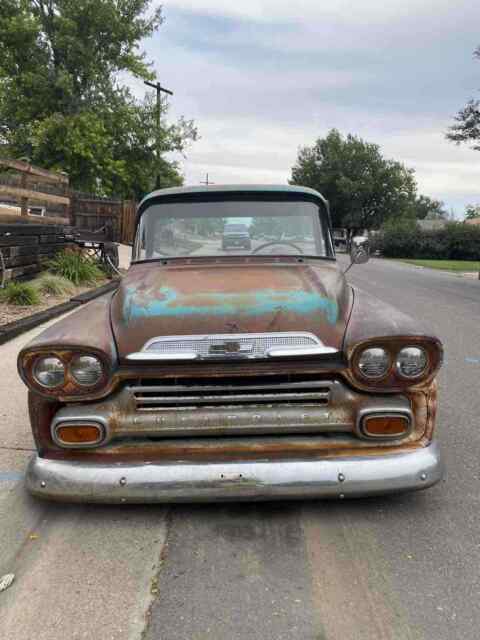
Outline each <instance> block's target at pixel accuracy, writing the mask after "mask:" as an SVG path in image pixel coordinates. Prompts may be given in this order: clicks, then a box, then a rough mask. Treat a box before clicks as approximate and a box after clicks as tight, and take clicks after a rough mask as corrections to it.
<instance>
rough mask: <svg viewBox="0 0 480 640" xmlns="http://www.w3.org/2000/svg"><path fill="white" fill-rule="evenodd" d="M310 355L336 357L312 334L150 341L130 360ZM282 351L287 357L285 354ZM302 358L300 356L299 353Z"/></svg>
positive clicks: (155, 339)
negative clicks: (300, 351)
mask: <svg viewBox="0 0 480 640" xmlns="http://www.w3.org/2000/svg"><path fill="white" fill-rule="evenodd" d="M302 349H303V350H305V349H307V350H308V353H309V354H311V355H318V354H320V355H328V354H331V353H337V351H336V350H335V349H332V348H331V347H326V346H325V345H323V343H322V342H321V341H320V340H319V339H318V338H317V337H316V336H314V335H313V334H311V333H296V332H287V333H246V334H245V333H242V334H225V335H206V336H205V335H204V336H191V335H185V336H167V337H164V336H162V337H158V338H152V339H151V340H149V342H147V343H146V344H145V346H144V347H143V349H142V351H141V352H138V353H133V354H129V356H128V359H130V360H145V359H148V356H150V357H155V356H156V357H157V358H163V359H168V358H169V357H170V358H171V359H173V360H176V359H196V358H200V359H215V358H217V359H218V358H221V359H225V358H267V357H269V356H275V355H288V354H289V353H291V354H292V355H295V353H296V352H298V350H302ZM285 351H286V352H287V353H285ZM301 355H303V353H301Z"/></svg>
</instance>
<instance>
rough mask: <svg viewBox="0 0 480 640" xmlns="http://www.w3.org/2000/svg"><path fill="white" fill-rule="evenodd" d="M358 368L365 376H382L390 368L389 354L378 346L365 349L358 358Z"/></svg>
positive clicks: (373, 377) (372, 377)
mask: <svg viewBox="0 0 480 640" xmlns="http://www.w3.org/2000/svg"><path fill="white" fill-rule="evenodd" d="M358 368H359V369H360V371H361V373H362V375H363V376H364V377H365V378H371V379H375V378H383V376H384V375H385V374H386V373H387V371H388V370H389V368H390V356H389V355H388V353H387V352H386V351H385V349H381V348H380V347H371V348H370V349H365V351H363V352H362V354H361V355H360V357H359V359H358Z"/></svg>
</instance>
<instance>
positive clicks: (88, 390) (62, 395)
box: [18, 346, 113, 400]
mask: <svg viewBox="0 0 480 640" xmlns="http://www.w3.org/2000/svg"><path fill="white" fill-rule="evenodd" d="M82 356H92V357H94V358H96V359H97V360H99V362H100V364H101V367H102V374H101V376H100V378H99V379H98V381H97V382H95V383H94V384H89V385H81V384H79V383H78V382H77V381H76V379H75V378H74V376H73V375H72V373H71V369H70V367H71V363H72V361H74V360H75V358H78V357H82ZM48 357H53V358H58V359H59V360H60V361H61V362H62V364H63V366H64V370H65V376H64V380H63V383H62V384H60V385H58V386H56V387H46V386H43V385H42V384H41V383H40V382H39V381H38V380H37V379H36V377H35V374H34V371H35V367H36V365H37V363H38V362H39V361H41V360H42V359H44V358H48ZM18 371H19V374H20V376H21V378H22V380H23V381H24V382H25V384H26V385H27V386H28V387H29V388H30V389H32V390H33V391H34V392H35V393H38V394H40V395H42V396H44V397H47V398H55V399H61V400H75V399H77V398H78V399H81V398H82V397H83V396H90V397H96V396H99V395H103V391H104V390H106V389H108V388H109V387H110V386H111V384H112V376H113V367H112V364H111V362H110V361H109V359H108V358H107V356H106V355H105V354H104V353H102V352H100V351H99V350H97V349H90V348H80V347H79V348H77V347H75V348H72V349H66V348H61V347H55V346H53V347H50V348H49V347H43V348H41V349H32V350H31V351H28V350H27V351H23V352H21V353H20V355H19V357H18Z"/></svg>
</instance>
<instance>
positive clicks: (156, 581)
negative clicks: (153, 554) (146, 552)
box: [141, 507, 173, 640]
mask: <svg viewBox="0 0 480 640" xmlns="http://www.w3.org/2000/svg"><path fill="white" fill-rule="evenodd" d="M172 519H173V513H172V509H171V508H169V507H167V509H166V513H165V537H164V540H163V544H162V548H161V549H160V555H159V556H158V562H157V565H156V567H154V568H155V572H154V574H153V575H152V577H151V578H150V593H149V602H148V606H147V607H146V610H145V626H144V628H143V630H142V634H141V640H147V635H148V632H149V630H150V623H151V619H152V609H153V605H154V604H155V602H156V600H158V598H159V597H160V593H161V587H160V574H161V572H162V569H163V566H164V564H165V562H166V559H167V553H168V541H169V538H170V530H171V526H172Z"/></svg>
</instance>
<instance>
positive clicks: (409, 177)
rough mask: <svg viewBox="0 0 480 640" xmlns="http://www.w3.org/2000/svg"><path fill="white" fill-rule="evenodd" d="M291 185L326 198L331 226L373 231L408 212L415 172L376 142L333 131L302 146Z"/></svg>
mask: <svg viewBox="0 0 480 640" xmlns="http://www.w3.org/2000/svg"><path fill="white" fill-rule="evenodd" d="M290 183H291V184H298V185H303V186H307V187H312V188H314V189H317V190H318V191H320V193H322V195H323V196H325V197H326V198H327V200H329V201H330V205H331V208H332V222H333V226H334V227H346V228H347V229H349V232H350V235H351V234H352V233H353V231H354V230H360V229H375V228H378V227H380V225H381V224H382V223H383V222H384V221H385V220H386V219H388V218H390V217H401V216H405V215H412V213H411V212H412V207H413V205H414V202H415V196H416V183H415V179H414V176H413V171H412V170H411V169H407V168H406V167H404V166H403V165H402V164H401V163H399V162H395V161H393V160H386V159H385V158H383V156H382V154H381V153H380V148H379V147H378V145H376V144H371V143H368V142H365V141H364V140H362V139H361V138H358V137H356V136H353V135H348V136H347V137H346V138H345V137H343V136H342V135H341V134H340V133H339V132H338V131H337V130H336V129H332V130H331V131H330V132H329V133H328V135H327V136H326V137H325V138H319V139H318V140H317V141H316V142H315V144H314V145H313V146H312V147H304V148H302V149H300V151H299V154H298V158H297V163H296V165H295V166H294V167H293V169H292V178H291V181H290Z"/></svg>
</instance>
